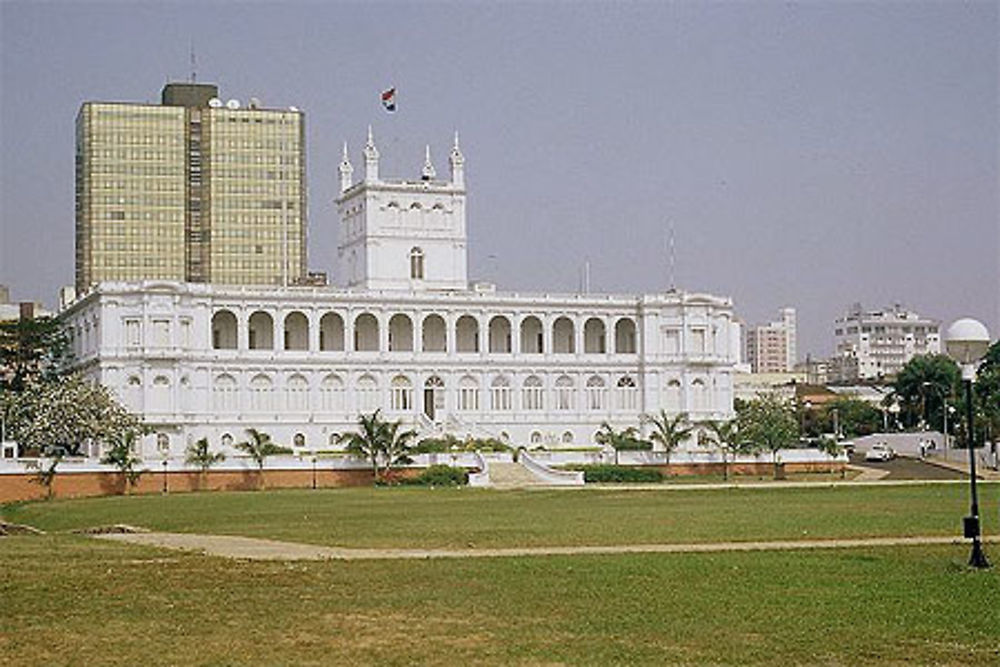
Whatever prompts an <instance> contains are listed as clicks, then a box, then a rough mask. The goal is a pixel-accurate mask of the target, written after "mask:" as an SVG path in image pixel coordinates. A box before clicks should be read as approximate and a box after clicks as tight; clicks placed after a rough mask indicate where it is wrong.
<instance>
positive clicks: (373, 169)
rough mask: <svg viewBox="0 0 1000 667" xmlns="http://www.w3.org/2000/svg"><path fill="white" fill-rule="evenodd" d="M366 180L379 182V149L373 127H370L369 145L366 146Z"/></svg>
mask: <svg viewBox="0 0 1000 667" xmlns="http://www.w3.org/2000/svg"><path fill="white" fill-rule="evenodd" d="M365 180H366V181H377V180H378V149H377V148H375V135H374V134H372V126H371V125H369V126H368V143H367V144H365Z"/></svg>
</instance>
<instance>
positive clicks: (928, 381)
mask: <svg viewBox="0 0 1000 667" xmlns="http://www.w3.org/2000/svg"><path fill="white" fill-rule="evenodd" d="M960 377H961V373H960V371H959V368H958V364H956V363H955V362H954V361H953V360H952V359H951V358H950V357H948V356H947V355H944V354H923V355H917V356H915V357H913V358H912V359H910V361H909V362H907V364H906V365H905V366H903V369H902V370H901V371H899V374H898V375H897V376H896V381H895V382H894V383H893V394H894V395H895V397H896V398H897V400H898V401H899V405H900V408H901V416H902V418H903V423H904V424H906V425H907V426H911V427H912V426H916V425H918V424H920V423H921V422H922V421H923V420H924V419H926V420H927V422H928V423H930V424H940V423H942V420H943V415H942V412H941V411H942V410H944V409H945V403H946V402H947V399H948V397H950V396H952V395H954V393H955V389H956V388H957V387H958V382H959V380H960Z"/></svg>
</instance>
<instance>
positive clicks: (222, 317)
mask: <svg viewBox="0 0 1000 667" xmlns="http://www.w3.org/2000/svg"><path fill="white" fill-rule="evenodd" d="M236 340H237V339H236V316H235V315H233V314H232V313H231V312H230V311H228V310H220V311H218V312H217V313H215V314H214V315H212V348H213V349H216V350H235V349H236Z"/></svg>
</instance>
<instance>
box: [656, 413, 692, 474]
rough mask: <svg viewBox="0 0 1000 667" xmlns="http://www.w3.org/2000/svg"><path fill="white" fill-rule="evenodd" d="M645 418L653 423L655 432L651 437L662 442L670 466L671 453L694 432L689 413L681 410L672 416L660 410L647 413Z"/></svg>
mask: <svg viewBox="0 0 1000 667" xmlns="http://www.w3.org/2000/svg"><path fill="white" fill-rule="evenodd" d="M645 420H646V421H647V422H649V423H650V424H652V425H653V432H652V433H650V434H649V439H650V440H652V441H653V442H658V443H660V446H661V447H662V448H663V451H664V452H666V454H667V465H668V466H669V465H670V455H671V454H673V453H674V450H676V449H677V447H678V446H679V445H680V444H681V443H682V442H684V441H685V440H687V439H688V438H689V437H691V433H692V432H694V426H693V425H692V424H691V422H690V420H689V419H688V414H687V413H686V412H680V413H678V414H676V415H675V416H673V417H671V416H669V415H668V414H667V411H666V410H660V412H659V414H655V415H646V417H645Z"/></svg>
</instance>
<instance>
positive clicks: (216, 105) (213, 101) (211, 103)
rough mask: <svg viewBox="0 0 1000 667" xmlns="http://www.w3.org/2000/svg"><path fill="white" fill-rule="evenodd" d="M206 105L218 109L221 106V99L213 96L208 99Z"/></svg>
mask: <svg viewBox="0 0 1000 667" xmlns="http://www.w3.org/2000/svg"><path fill="white" fill-rule="evenodd" d="M208 106H210V107H212V108H213V109H218V108H219V107H221V106H222V100H220V99H219V98H218V97H213V98H212V99H210V100H209V101H208Z"/></svg>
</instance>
